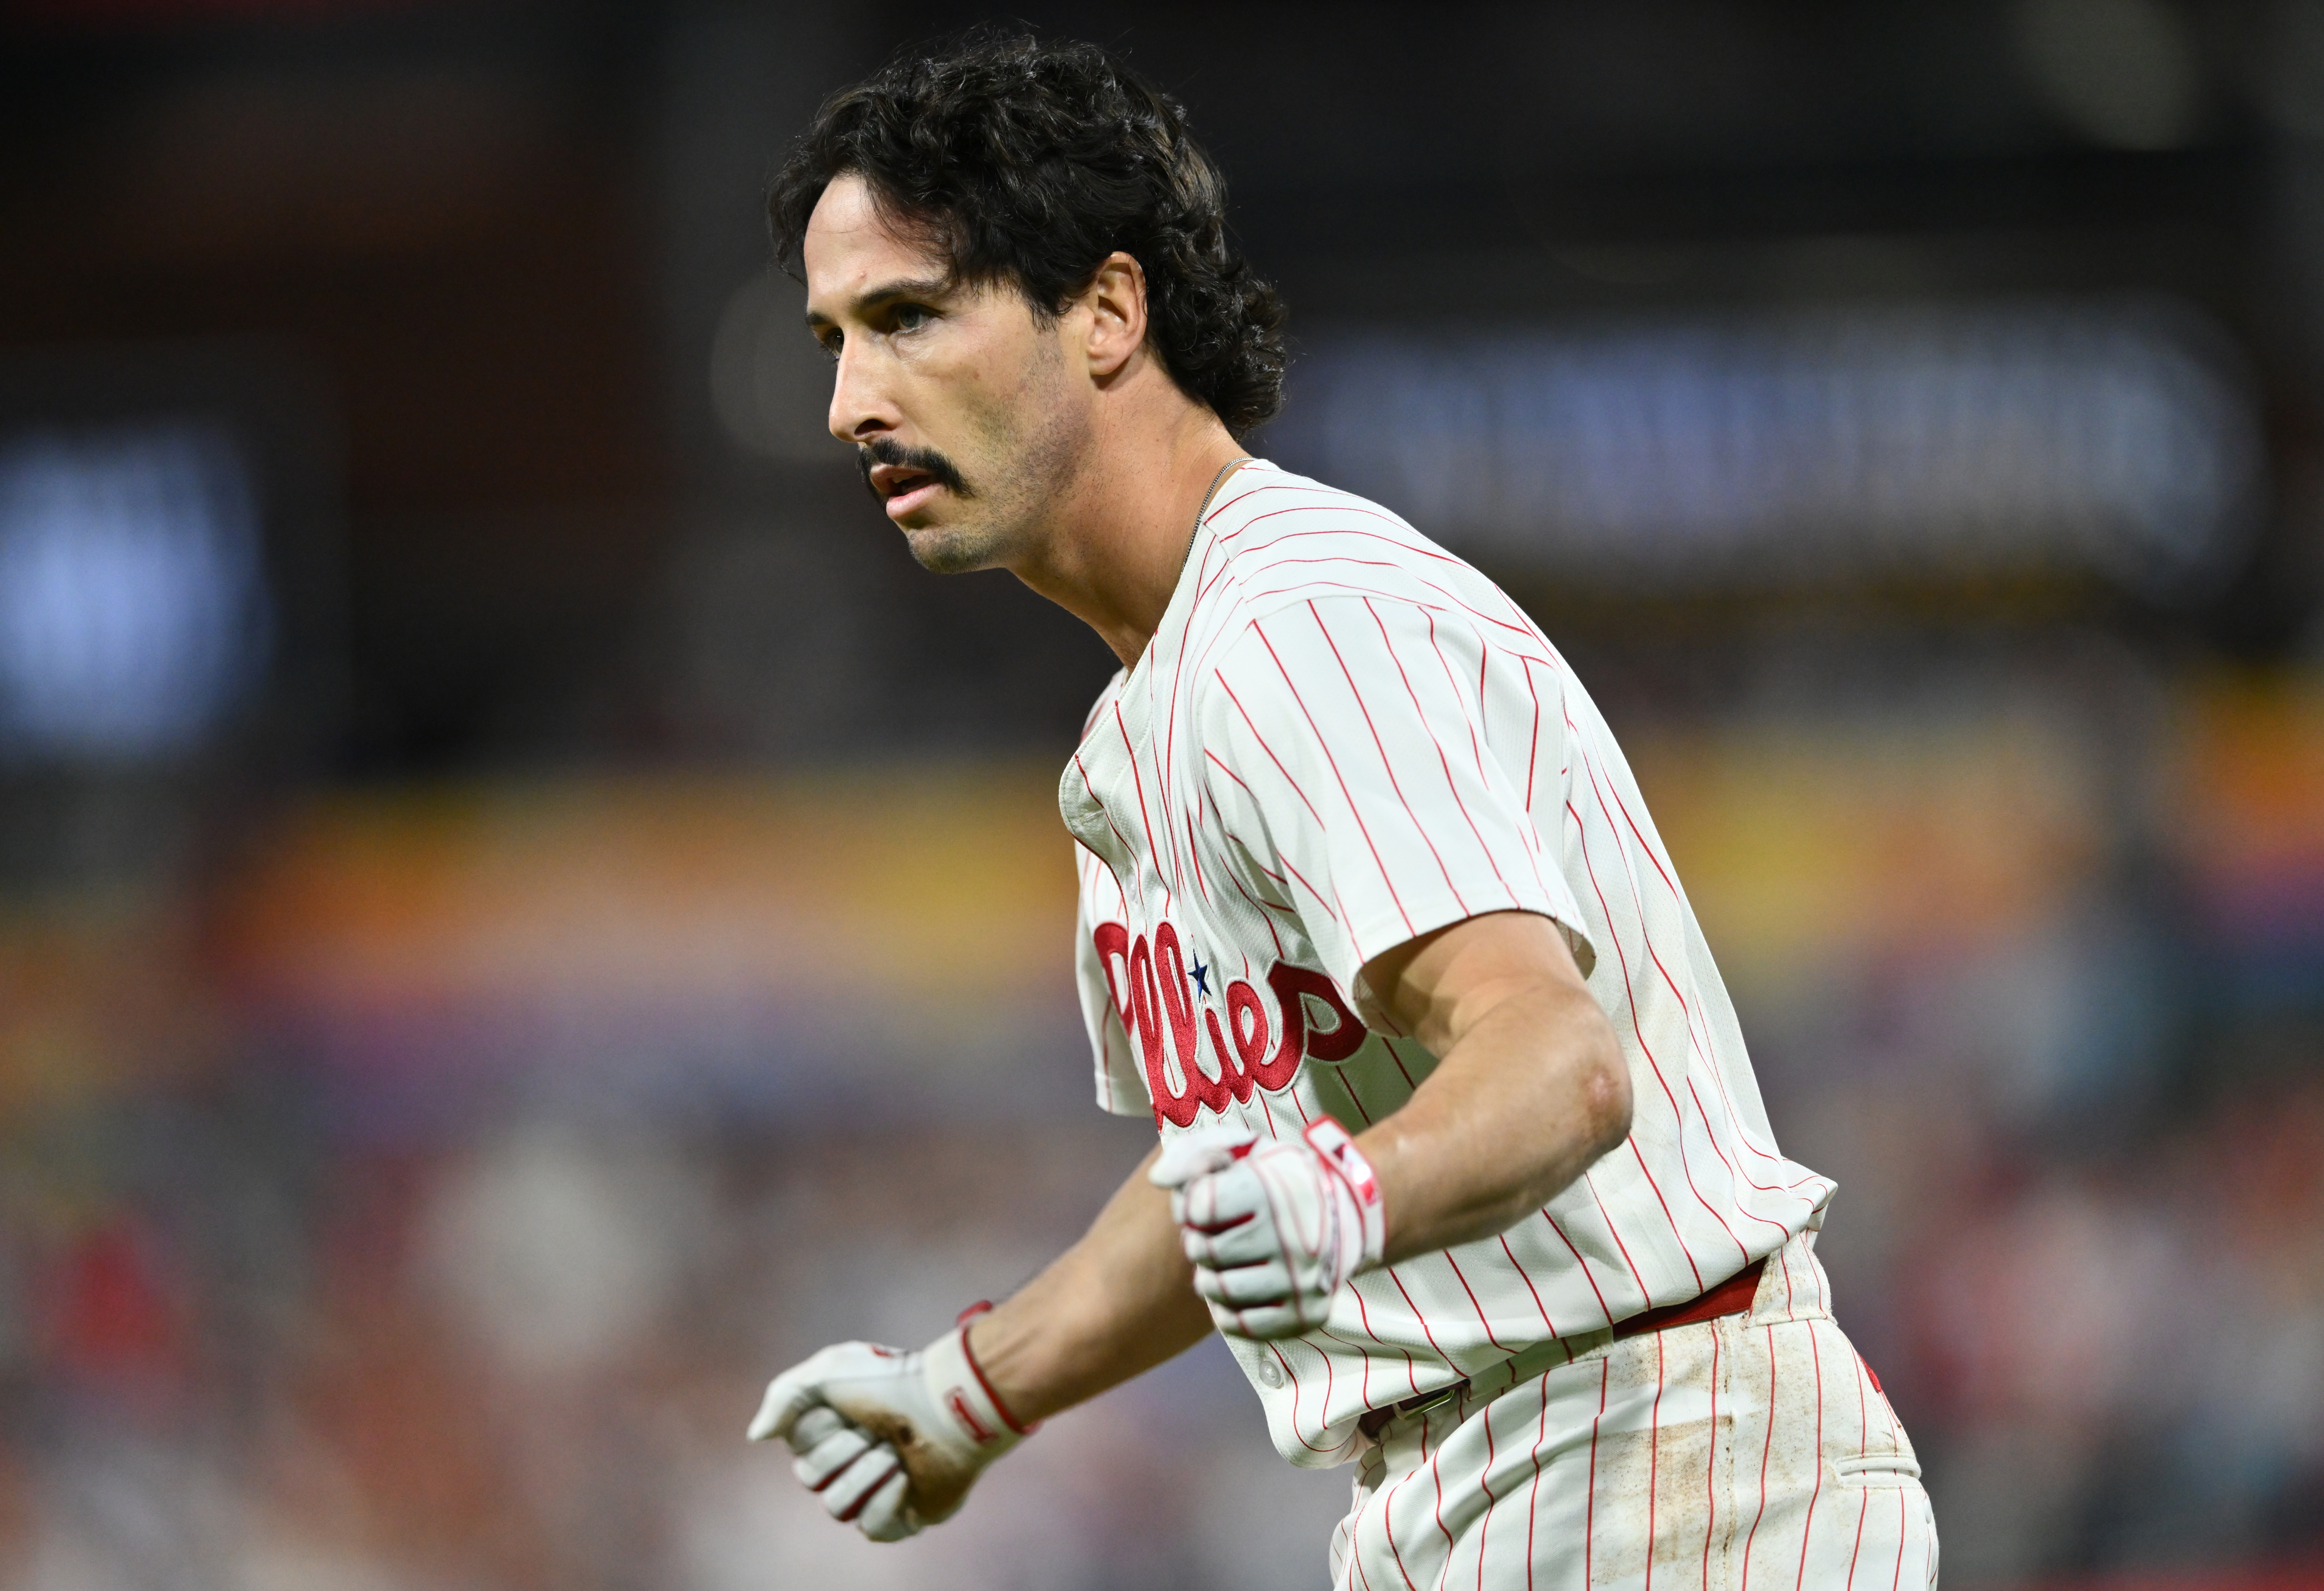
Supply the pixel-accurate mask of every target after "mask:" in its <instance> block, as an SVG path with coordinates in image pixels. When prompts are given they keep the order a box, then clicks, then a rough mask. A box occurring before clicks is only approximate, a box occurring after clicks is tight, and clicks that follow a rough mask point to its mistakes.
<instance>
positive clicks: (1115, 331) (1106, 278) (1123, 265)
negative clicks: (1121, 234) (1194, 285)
mask: <svg viewBox="0 0 2324 1591" xmlns="http://www.w3.org/2000/svg"><path fill="white" fill-rule="evenodd" d="M1082 306H1083V308H1085V309H1087V310H1088V311H1089V317H1090V323H1089V339H1088V344H1087V349H1086V352H1087V354H1088V357H1089V363H1090V373H1091V374H1092V375H1093V376H1096V377H1098V378H1099V379H1100V380H1103V379H1104V378H1106V377H1108V376H1111V375H1112V374H1114V373H1115V372H1118V371H1119V370H1120V369H1121V367H1122V366H1123V365H1125V364H1127V363H1130V355H1131V354H1135V353H1137V352H1138V350H1139V348H1141V347H1143V346H1145V344H1146V269H1145V267H1144V266H1142V265H1140V264H1139V262H1137V261H1136V260H1135V259H1133V258H1131V257H1130V255H1128V254H1126V253H1122V252H1121V251H1120V249H1116V250H1115V251H1114V252H1113V253H1111V254H1108V255H1107V256H1106V257H1105V258H1104V259H1103V260H1102V261H1101V262H1099V264H1098V268H1097V271H1096V273H1095V274H1093V276H1092V277H1091V278H1090V284H1089V286H1088V287H1086V288H1084V289H1083V290H1082Z"/></svg>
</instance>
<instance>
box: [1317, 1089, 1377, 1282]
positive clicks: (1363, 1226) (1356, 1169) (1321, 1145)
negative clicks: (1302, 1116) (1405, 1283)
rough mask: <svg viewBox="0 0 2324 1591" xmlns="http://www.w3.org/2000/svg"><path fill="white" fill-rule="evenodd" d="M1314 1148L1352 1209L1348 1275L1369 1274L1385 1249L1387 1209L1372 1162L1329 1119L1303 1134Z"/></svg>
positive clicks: (1353, 1141) (1325, 1118)
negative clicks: (1352, 1249)
mask: <svg viewBox="0 0 2324 1591" xmlns="http://www.w3.org/2000/svg"><path fill="white" fill-rule="evenodd" d="M1303 1136H1305V1138H1306V1140H1307V1146H1308V1147H1309V1148H1311V1149H1313V1150H1314V1152H1315V1153H1316V1154H1317V1155H1318V1156H1319V1157H1320V1158H1321V1159H1322V1160H1323V1163H1324V1164H1325V1165H1326V1166H1329V1167H1330V1168H1331V1170H1332V1173H1333V1175H1334V1176H1335V1177H1337V1178H1338V1179H1339V1181H1340V1182H1341V1184H1342V1186H1343V1187H1344V1188H1345V1189H1346V1191H1347V1194H1348V1198H1349V1201H1350V1203H1351V1204H1352V1205H1353V1206H1354V1213H1355V1216H1356V1218H1357V1219H1356V1221H1355V1223H1354V1226H1355V1230H1354V1231H1353V1232H1351V1233H1350V1234H1349V1235H1350V1236H1351V1237H1357V1238H1358V1239H1359V1243H1358V1245H1356V1246H1355V1247H1356V1250H1357V1251H1356V1252H1355V1253H1354V1254H1352V1255H1350V1256H1349V1265H1348V1270H1347V1273H1346V1274H1349V1275H1353V1274H1355V1273H1356V1272H1358V1271H1368V1270H1369V1269H1371V1268H1372V1267H1373V1266H1374V1265H1379V1263H1380V1261H1381V1259H1382V1258H1383V1257H1384V1256H1385V1255H1386V1253H1387V1248H1388V1210H1387V1207H1386V1205H1385V1204H1383V1203H1382V1202H1381V1200H1380V1185H1379V1176H1378V1175H1377V1174H1375V1173H1373V1171H1372V1165H1371V1162H1370V1161H1369V1160H1366V1159H1365V1158H1364V1154H1363V1151H1362V1150H1360V1149H1359V1148H1357V1147H1356V1141H1355V1140H1354V1139H1353V1138H1351V1137H1350V1136H1348V1129H1347V1128H1345V1127H1342V1126H1341V1125H1340V1124H1339V1123H1338V1122H1336V1121H1334V1120H1333V1119H1332V1118H1331V1117H1328V1116H1326V1117H1319V1118H1317V1119H1316V1120H1314V1121H1313V1122H1310V1123H1309V1124H1308V1126H1307V1131H1306V1132H1305V1135H1303Z"/></svg>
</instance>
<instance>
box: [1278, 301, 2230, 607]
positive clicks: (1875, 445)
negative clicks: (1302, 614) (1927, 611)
mask: <svg viewBox="0 0 2324 1591" xmlns="http://www.w3.org/2000/svg"><path fill="white" fill-rule="evenodd" d="M2224 346H2225V341H2224V337H2223V335H2222V334H2220V333H2218V331H2217V330H2216V328H2214V327H2212V326H2209V323H2207V322H2205V321H2203V320H2201V319H2200V318H2199V317H2197V316H2195V314H2194V313H2193V312H2192V311H2191V310H2186V309H2182V308H2177V307H2173V306H2166V305H2159V304H2153V303H2135V304H2121V303H2111V304H2096V305H2089V304H2037V305H2020V306H2010V307H1997V308H1917V309H1910V308H1857V309H1845V310H1842V309H1831V310H1821V311H1817V312H1813V313H1806V314H1799V315H1794V316H1784V317H1756V318H1745V317H1733V318H1729V319H1723V320H1711V319H1706V320H1701V321H1697V322H1692V323H1674V324H1665V325H1642V326H1614V327H1597V328H1586V329H1574V330H1570V331H1562V332H1561V331H1554V330H1538V331H1521V332H1510V333H1496V334H1492V335H1482V334H1467V335H1462V336H1422V335H1417V334H1401V333H1388V332H1355V331H1351V332H1347V333H1344V334H1342V335H1338V336H1316V337H1315V338H1314V339H1313V341H1312V343H1311V345H1310V347H1309V351H1308V352H1307V353H1306V354H1305V355H1304V356H1303V357H1302V358H1301V360H1300V361H1299V363H1297V364H1296V366H1295V367H1294V370H1293V372H1292V378H1291V381H1292V385H1291V400H1290V403H1289V405H1288V406H1287V408H1286V412H1285V415H1284V418H1282V420H1280V421H1279V422H1277V424H1276V425H1275V426H1274V427H1273V428H1270V430H1269V432H1268V437H1267V442H1266V446H1267V449H1268V452H1269V453H1270V454H1271V455H1273V456H1274V457H1275V458H1277V460H1278V461H1280V462H1281V463H1283V464H1285V465H1286V467H1289V468H1292V469H1296V470H1299V471H1302V472H1304V473H1307V474H1314V475H1317V476H1319V477H1321V478H1323V479H1324V480H1326V481H1328V482H1330V483H1332V484H1333V485H1336V486H1343V487H1346V488H1348V489H1350V490H1351V491H1354V492H1361V493H1363V494H1364V495H1366V496H1369V497H1373V498H1376V499H1378V500H1379V501H1381V502H1383V503H1385V504H1386V505H1387V506H1388V507H1389V508H1391V509H1394V510H1396V511H1397V512H1398V513H1400V514H1402V515H1404V516H1405V517H1406V518H1407V519H1409V520H1412V521H1413V523H1414V524H1416V525H1417V526H1418V527H1419V528H1420V529H1422V530H1423V531H1425V532H1426V533H1427V534H1429V535H1431V536H1434V537H1435V538H1438V539H1439V540H1441V541H1443V542H1444V543H1445V544H1446V545H1448V546H1450V547H1453V548H1455V549H1456V550H1459V551H1461V552H1463V553H1467V554H1470V555H1472V556H1480V557H1483V558H1486V559H1487V560H1488V561H1489V562H1492V563H1494V564H1496V565H1497V566H1502V567H1508V566H1511V565H1515V564H1527V563H1530V564H1533V565H1536V566H1541V567H1543V568H1545V569H1546V570H1549V571H1553V572H1555V573H1558V574H1571V575H1578V576H1580V577H1582V578H1586V579H1591V580H1600V581H1605V582H1608V583H1610V584H1633V585H1640V586H1646V587H1653V588H1681V589H1716V588H1718V587H1721V586H1731V587H1754V586H1767V585H1784V584H1803V583H1807V582H1815V581H1824V580H1830V579H1834V578H1841V579H1849V578H1858V579H1860V578H1894V577H1898V576H1903V577H1906V578H1914V577H1924V576H1925V577H1936V578H1943V577H1946V576H1948V575H1952V576H1958V575H1992V574H2022V573H2040V572H2046V571H2056V572H2061V573H2086V574H2087V573H2096V574H2098V575H2103V576H2106V577H2107V578H2110V579H2113V580H2115V581H2116V582H2118V583H2120V584H2124V585H2126V586H2128V587H2130V588H2132V589H2134V590H2137V591H2141V592H2144V593H2150V594H2167V593H2171V592H2173V591H2178V590H2182V589H2185V588H2186V587H2187V585H2188V584H2190V583H2198V584H2199V583H2200V582H2201V581H2202V580H2204V579H2205V578H2207V577H2213V576H2216V575H2219V574H2221V573H2223V572H2224V569H2225V567H2226V566H2227V565H2228V564H2229V563H2230V562H2231V561H2232V559H2233V557H2234V556H2235V554H2236V550H2237V549H2238V547H2239V546H2240V545H2241V534H2240V533H2241V532H2242V530H2243V529H2244V527H2245V526H2246V523H2247V521H2248V520H2249V517H2250V513H2251V510H2252V508H2253V506H2254V505H2255V501H2256V500H2257V497H2258V494H2259V490H2260V486H2261V474H2262V468H2263V457H2262V449H2261V443H2260V437H2259V422H2258V417H2257V414H2256V409H2255V401H2254V399H2253V397H2252V395H2251V394H2250V393H2249V391H2247V390H2246V387H2245V385H2244V383H2243V382H2242V381H2241V380H2240V378H2239V376H2238V375H2237V374H2236V371H2235V369H2234V366H2233V363H2232V361H2231V360H2228V359H2223V358H2222V357H2220V350H2221V349H2222V348H2223V347H2224Z"/></svg>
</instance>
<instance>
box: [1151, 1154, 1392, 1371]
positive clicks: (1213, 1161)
mask: <svg viewBox="0 0 2324 1591" xmlns="http://www.w3.org/2000/svg"><path fill="white" fill-rule="evenodd" d="M1147 1175H1148V1178H1150V1179H1151V1180H1152V1181H1153V1182H1154V1183H1155V1185H1156V1186H1157V1187H1162V1188H1167V1189H1169V1190H1170V1214H1171V1216H1172V1217H1173V1219H1176V1221H1177V1223H1178V1227H1179V1235H1180V1237H1181V1239H1182V1241H1183V1242H1184V1245H1185V1251H1186V1257H1187V1258H1188V1259H1189V1260H1192V1261H1193V1262H1194V1291H1195V1292H1198V1293H1200V1294H1201V1295H1202V1297H1203V1302H1204V1303H1206V1304H1208V1305H1209V1306H1210V1311H1211V1319H1212V1320H1213V1321H1214V1322H1215V1323H1216V1324H1217V1326H1218V1328H1219V1329H1220V1330H1222V1331H1224V1332H1228V1333H1231V1334H1232V1335H1234V1336H1237V1337H1249V1338H1277V1337H1296V1336H1298V1335H1299V1334H1300V1333H1301V1332H1303V1331H1309V1330H1313V1329H1314V1328H1315V1327H1318V1326H1320V1325H1322V1324H1323V1322H1324V1321H1325V1320H1327V1319H1328V1318H1329V1317H1330V1315H1331V1311H1332V1298H1333V1294H1334V1293H1336V1292H1339V1290H1340V1287H1341V1284H1342V1283H1345V1282H1346V1281H1347V1280H1348V1279H1349V1278H1350V1277H1351V1276H1353V1275H1355V1274H1357V1273H1358V1272H1360V1271H1363V1270H1366V1269H1369V1267H1371V1266H1373V1265H1378V1264H1379V1263H1380V1255H1381V1251H1382V1248H1383V1246H1384V1241H1385V1237H1386V1225H1385V1222H1384V1220H1383V1219H1382V1211H1381V1206H1380V1192H1379V1178H1377V1177H1376V1176H1374V1175H1373V1174H1372V1169H1371V1166H1370V1165H1369V1163H1367V1162H1366V1161H1365V1159H1364V1157H1363V1155H1362V1154H1361V1153H1360V1151H1358V1149H1357V1148H1356V1146H1355V1144H1354V1142H1353V1141H1352V1140H1351V1139H1350V1138H1349V1136H1348V1135H1347V1133H1346V1131H1345V1130H1344V1129H1343V1128H1342V1127H1341V1126H1340V1124H1339V1123H1337V1122H1335V1121H1333V1120H1332V1119H1331V1118H1329V1117H1325V1118H1323V1119H1322V1120H1320V1121H1317V1122H1314V1124H1312V1125H1311V1126H1310V1127H1308V1129H1307V1131H1306V1134H1305V1136H1303V1137H1298V1138H1287V1139H1276V1140H1269V1141H1268V1142H1265V1143H1260V1142H1259V1140H1258V1139H1257V1137H1256V1136H1255V1135H1253V1134H1252V1133H1251V1132H1250V1130H1249V1129H1247V1128H1243V1127H1206V1128H1201V1129H1198V1130H1196V1131H1194V1132H1190V1133H1185V1134H1182V1135H1180V1136H1177V1137H1175V1138H1172V1139H1171V1140H1170V1141H1169V1142H1168V1143H1167V1145H1164V1146H1163V1150H1162V1154H1161V1155H1160V1157H1159V1158H1158V1159H1157V1160H1156V1161H1155V1163H1154V1167H1153V1169H1152V1170H1151V1171H1149V1172H1148V1173H1147Z"/></svg>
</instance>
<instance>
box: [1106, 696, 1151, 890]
mask: <svg viewBox="0 0 2324 1591" xmlns="http://www.w3.org/2000/svg"><path fill="white" fill-rule="evenodd" d="M1113 727H1114V728H1115V729H1117V730H1119V731H1121V749H1122V750H1124V751H1126V752H1128V753H1129V754H1130V781H1131V783H1132V784H1133V785H1134V786H1136V788H1137V791H1138V823H1139V827H1140V828H1142V829H1144V830H1145V831H1146V854H1147V855H1148V856H1149V857H1158V856H1159V855H1160V854H1161V852H1160V851H1158V850H1157V848H1156V846H1155V844H1154V820H1153V819H1152V818H1150V817H1148V815H1147V814H1146V776H1145V775H1144V774H1143V773H1140V772H1139V768H1138V748H1137V747H1136V746H1134V745H1132V744H1131V743H1130V725H1129V724H1128V723H1126V722H1123V720H1122V716H1121V704H1120V703H1119V702H1116V703H1115V704H1113Z"/></svg>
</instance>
